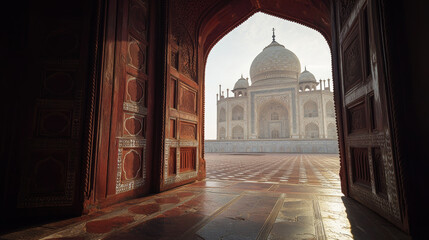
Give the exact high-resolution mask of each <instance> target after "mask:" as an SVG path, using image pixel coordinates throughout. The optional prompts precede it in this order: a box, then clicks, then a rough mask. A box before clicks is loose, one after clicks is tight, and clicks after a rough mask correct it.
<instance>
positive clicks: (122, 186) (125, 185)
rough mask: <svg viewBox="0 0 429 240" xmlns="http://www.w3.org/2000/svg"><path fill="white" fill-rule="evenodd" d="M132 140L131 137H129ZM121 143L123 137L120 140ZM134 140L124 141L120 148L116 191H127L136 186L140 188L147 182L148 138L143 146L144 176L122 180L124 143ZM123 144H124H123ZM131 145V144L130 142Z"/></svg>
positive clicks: (142, 163) (142, 164)
mask: <svg viewBox="0 0 429 240" xmlns="http://www.w3.org/2000/svg"><path fill="white" fill-rule="evenodd" d="M129 140H131V139H129ZM119 142H120V143H121V139H120V140H119ZM131 142H132V141H123V142H122V144H120V147H119V149H118V164H117V169H118V170H117V174H116V193H121V192H127V191H130V190H133V189H136V188H139V187H141V186H143V185H144V184H145V181H146V140H144V143H145V144H144V145H143V146H141V147H142V154H141V155H142V161H141V166H142V177H141V178H138V179H134V180H128V181H122V164H123V149H124V147H122V146H124V145H125V144H124V143H131ZM121 145H122V146H121ZM130 145H131V144H130Z"/></svg>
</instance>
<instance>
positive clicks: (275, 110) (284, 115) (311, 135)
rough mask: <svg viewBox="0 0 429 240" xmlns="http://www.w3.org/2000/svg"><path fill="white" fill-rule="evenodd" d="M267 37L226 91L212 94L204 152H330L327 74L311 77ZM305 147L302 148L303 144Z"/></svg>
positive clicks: (333, 147) (333, 140) (332, 135)
mask: <svg viewBox="0 0 429 240" xmlns="http://www.w3.org/2000/svg"><path fill="white" fill-rule="evenodd" d="M272 38H273V40H272V42H271V43H270V44H269V45H268V46H266V47H265V48H264V49H263V50H262V52H261V53H259V54H258V55H257V56H256V57H255V59H254V60H253V62H252V64H251V66H250V84H249V78H244V77H243V75H242V76H241V78H240V79H238V80H237V82H236V83H235V85H234V88H233V89H232V93H231V95H230V90H229V89H226V94H225V92H224V91H223V90H222V86H219V93H218V94H216V95H217V97H216V98H217V140H215V141H206V142H207V143H206V151H207V152H216V151H221V152H229V151H240V152H249V151H250V152H255V151H257V152H265V151H274V152H336V151H337V147H338V143H337V128H336V122H335V110H334V99H333V92H331V88H330V85H331V80H330V79H326V80H319V81H317V80H316V77H315V76H314V75H313V74H312V73H311V72H310V71H309V70H310V67H311V66H309V67H308V69H307V67H305V68H304V71H302V72H301V63H300V61H299V59H298V57H297V56H296V55H295V54H294V53H293V52H292V51H290V50H288V49H287V48H285V46H283V45H282V44H280V43H278V42H277V41H276V40H275V35H274V29H273V36H272ZM303 149H307V150H303Z"/></svg>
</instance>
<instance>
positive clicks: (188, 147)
mask: <svg viewBox="0 0 429 240" xmlns="http://www.w3.org/2000/svg"><path fill="white" fill-rule="evenodd" d="M170 3H171V6H170V14H169V16H170V18H169V22H170V24H169V35H168V50H167V52H168V55H167V74H166V85H167V87H166V92H165V94H166V95H165V96H166V97H165V115H164V121H165V122H164V126H165V131H164V149H163V151H164V152H163V156H164V158H163V159H162V160H161V171H160V174H161V176H160V190H165V189H169V188H172V187H174V186H178V185H181V184H184V183H187V182H190V181H194V180H195V179H196V178H197V176H198V172H199V170H201V168H200V166H199V163H200V161H199V159H200V158H199V157H198V156H199V155H200V154H201V148H200V147H199V144H198V140H199V139H200V138H199V136H200V134H199V130H200V128H201V126H200V124H199V121H200V120H199V119H201V118H202V116H201V114H202V111H201V109H200V108H201V105H200V104H199V102H200V98H201V94H200V92H199V91H200V89H201V85H200V84H198V79H197V78H198V77H197V75H198V74H197V51H196V40H195V31H196V29H195V26H194V25H192V24H189V25H187V24H182V23H181V21H182V20H183V19H186V18H187V17H185V16H183V14H178V13H177V12H176V11H178V9H181V7H180V6H179V5H180V3H179V1H171V2H170ZM178 18H180V21H179V20H178Z"/></svg>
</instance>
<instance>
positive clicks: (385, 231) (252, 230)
mask: <svg viewBox="0 0 429 240" xmlns="http://www.w3.org/2000/svg"><path fill="white" fill-rule="evenodd" d="M206 160H207V179H206V180H205V181H201V182H195V183H192V184H188V185H186V186H182V187H178V188H175V189H173V190H170V191H166V192H163V193H160V194H156V195H152V196H147V197H143V198H139V199H133V200H130V201H126V202H123V203H120V204H117V205H114V206H111V207H109V208H106V209H103V210H100V211H99V212H96V213H93V214H90V215H86V216H82V217H79V218H73V219H68V220H65V221H60V222H54V223H49V224H44V225H40V226H34V227H31V228H27V229H23V230H21V231H18V232H12V233H8V234H4V235H2V236H0V239H69V240H71V239H79V240H82V239H409V238H408V237H407V236H406V235H405V234H404V233H403V232H401V231H399V230H398V229H396V228H395V227H393V226H392V225H391V224H390V223H388V222H386V221H385V220H384V219H383V218H381V217H379V216H378V215H377V214H375V213H374V212H372V211H370V210H368V209H367V208H365V207H363V206H362V205H360V204H359V203H357V202H355V201H354V200H351V199H349V198H346V197H344V196H343V195H342V193H341V190H340V181H339V176H338V172H339V158H338V156H337V155H327V154H323V155H321V154H311V155H310V154H307V155H306V154H304V155H302V154H206Z"/></svg>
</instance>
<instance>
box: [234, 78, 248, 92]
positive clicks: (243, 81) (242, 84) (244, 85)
mask: <svg viewBox="0 0 429 240" xmlns="http://www.w3.org/2000/svg"><path fill="white" fill-rule="evenodd" d="M248 87H249V82H248V81H247V79H245V78H243V75H241V78H240V79H238V80H237V82H236V83H235V85H234V89H233V90H236V89H243V88H248Z"/></svg>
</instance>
